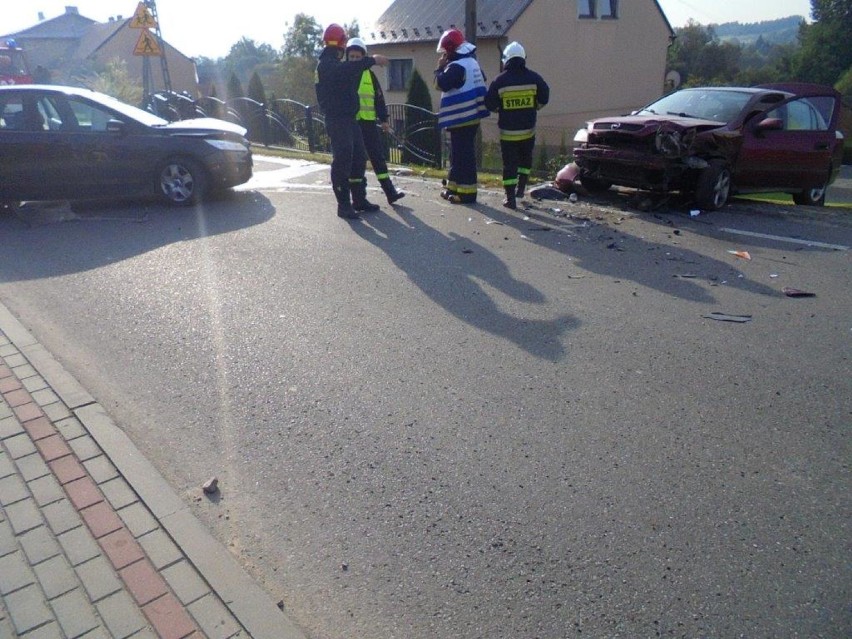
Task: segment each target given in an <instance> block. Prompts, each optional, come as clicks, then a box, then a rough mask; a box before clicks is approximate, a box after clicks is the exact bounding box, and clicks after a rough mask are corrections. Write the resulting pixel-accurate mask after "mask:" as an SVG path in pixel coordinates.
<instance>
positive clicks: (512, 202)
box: [503, 186, 518, 209]
mask: <svg viewBox="0 0 852 639" xmlns="http://www.w3.org/2000/svg"><path fill="white" fill-rule="evenodd" d="M504 190H505V191H506V199H505V200H503V206H505V207H506V208H507V209H516V208H518V202H517V200H516V199H515V187H514V186H507V187H505V188H504Z"/></svg>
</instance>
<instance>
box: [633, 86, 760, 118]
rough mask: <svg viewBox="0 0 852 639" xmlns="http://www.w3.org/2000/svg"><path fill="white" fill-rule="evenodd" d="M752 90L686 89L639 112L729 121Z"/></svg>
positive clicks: (745, 101)
mask: <svg viewBox="0 0 852 639" xmlns="http://www.w3.org/2000/svg"><path fill="white" fill-rule="evenodd" d="M750 99H751V93H747V92H744V91H731V90H724V89H710V90H708V89H685V90H683V91H677V92H676V93H671V94H669V95H667V96H665V97H663V98H660V99H659V100H657V101H656V102H653V103H652V104H649V105H648V106H646V107H645V108H644V109H642V110H641V111H639V114H640V115H678V116H681V117H685V118H700V119H702V120H713V121H715V122H721V123H728V122H730V121H731V120H733V119H734V118H735V117H737V115H738V114H739V113H740V112H741V111H742V110H743V107H744V106H745V105H746V104H747V103H748V101H749V100H750Z"/></svg>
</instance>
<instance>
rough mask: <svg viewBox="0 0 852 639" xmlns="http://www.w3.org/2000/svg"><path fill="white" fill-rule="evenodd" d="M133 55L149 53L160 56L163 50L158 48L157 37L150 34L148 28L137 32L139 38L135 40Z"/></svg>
mask: <svg viewBox="0 0 852 639" xmlns="http://www.w3.org/2000/svg"><path fill="white" fill-rule="evenodd" d="M133 55H151V56H158V55H159V56H161V55H163V52H162V51H161V50H160V43H159V42H157V38H155V37H154V36H153V35H151V32H150V31H148V29H143V30H142V33H140V34H139V39H138V40H137V41H136V48H135V49H133Z"/></svg>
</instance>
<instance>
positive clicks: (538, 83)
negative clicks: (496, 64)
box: [485, 42, 550, 209]
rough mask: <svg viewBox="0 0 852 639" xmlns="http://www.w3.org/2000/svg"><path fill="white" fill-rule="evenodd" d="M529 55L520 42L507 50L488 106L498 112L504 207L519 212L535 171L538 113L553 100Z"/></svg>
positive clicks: (489, 90) (492, 84)
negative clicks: (530, 64)
mask: <svg viewBox="0 0 852 639" xmlns="http://www.w3.org/2000/svg"><path fill="white" fill-rule="evenodd" d="M526 58H527V54H526V51H524V48H523V47H522V46H521V45H520V44H519V43H518V42H511V43H509V44H508V45H507V46H506V48H505V49H504V50H503V72H502V73H500V75H498V76H497V77H496V78H494V81H493V82H492V83H491V85H490V86H489V87H488V93H487V94H486V96H485V106H487V107H488V109H489V110H490V111H496V112H497V113H498V116H497V128H499V129H500V153H501V155H502V156H503V188H504V189H505V191H506V199H505V200H503V206H505V207H507V208H510V209H514V208H517V198H521V197H523V196H524V189H525V188H526V186H527V180H528V179H529V176H530V170H531V169H532V158H533V148H534V147H535V122H536V114H537V112H538V109H540V108H541V107H543V106H544V105H545V104H547V102H548V101H549V100H550V87H549V86H548V85H547V82H545V81H544V79H543V78H542V77H541V76H540V75H539V74H538V73H536V72H535V71H532V70H531V69H528V68H527V65H526Z"/></svg>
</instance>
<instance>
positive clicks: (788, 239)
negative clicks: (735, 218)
mask: <svg viewBox="0 0 852 639" xmlns="http://www.w3.org/2000/svg"><path fill="white" fill-rule="evenodd" d="M719 230H720V231H725V232H727V233H734V234H735V235H748V236H749V237H759V238H762V239H764V240H777V241H778V242H790V243H792V244H804V245H805V246H813V247H815V248H827V249H834V250H835V251H848V250H849V247H848V246H843V245H842V244H826V243H825V242H815V241H813V240H800V239H798V238H795V237H785V236H783V235H769V234H767V233H754V232H753V231H741V230H740V229H731V228H721V229H719Z"/></svg>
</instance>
